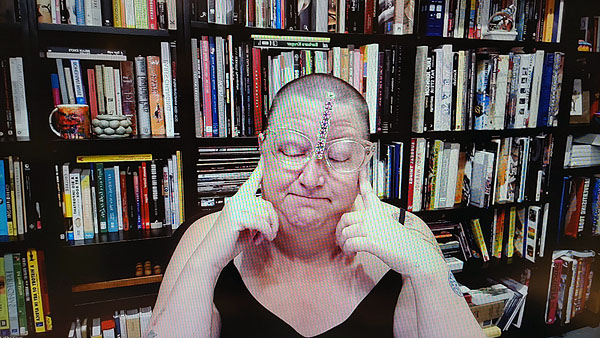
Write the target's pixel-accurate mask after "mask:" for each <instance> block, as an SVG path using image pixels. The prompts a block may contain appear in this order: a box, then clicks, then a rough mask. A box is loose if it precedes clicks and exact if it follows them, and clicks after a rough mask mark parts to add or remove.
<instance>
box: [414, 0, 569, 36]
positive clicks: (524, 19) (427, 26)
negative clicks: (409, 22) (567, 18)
mask: <svg viewBox="0 0 600 338" xmlns="http://www.w3.org/2000/svg"><path fill="white" fill-rule="evenodd" d="M420 6H421V11H420V14H419V15H420V17H419V22H420V27H419V29H420V31H421V32H423V34H425V35H428V36H443V37H454V38H469V39H493V38H494V37H493V35H491V34H490V35H488V33H491V32H490V31H488V30H489V28H488V23H489V21H490V19H493V18H494V15H495V14H496V13H498V12H500V11H504V12H505V13H507V14H508V12H509V11H508V10H507V9H509V6H513V11H512V13H511V14H510V15H511V19H513V23H511V24H512V25H511V26H510V27H509V29H510V31H511V32H513V33H514V34H512V35H511V39H512V40H514V39H515V38H516V39H517V40H519V41H524V40H528V41H542V42H560V38H561V31H562V21H563V15H564V0H522V1H513V0H502V1H492V0H457V1H454V0H427V1H420ZM496 32H497V31H496Z"/></svg>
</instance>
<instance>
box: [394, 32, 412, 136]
mask: <svg viewBox="0 0 600 338" xmlns="http://www.w3.org/2000/svg"><path fill="white" fill-rule="evenodd" d="M392 67H393V69H392V87H393V89H392V93H391V101H390V104H391V106H392V122H391V126H390V128H391V129H392V130H394V131H399V130H400V128H402V127H401V126H402V124H403V123H404V121H403V118H404V115H403V114H402V108H403V107H402V104H401V102H404V101H403V100H396V99H400V97H401V96H402V97H403V96H404V95H407V94H406V93H412V91H411V90H410V89H409V88H407V87H406V86H407V85H408V84H406V83H403V82H402V45H401V44H396V45H394V61H393V62H392ZM405 82H406V81H405ZM409 95H412V94H409Z"/></svg>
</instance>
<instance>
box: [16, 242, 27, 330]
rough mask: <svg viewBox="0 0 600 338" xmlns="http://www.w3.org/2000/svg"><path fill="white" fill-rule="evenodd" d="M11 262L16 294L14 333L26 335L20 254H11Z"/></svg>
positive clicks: (25, 313) (25, 312)
mask: <svg viewBox="0 0 600 338" xmlns="http://www.w3.org/2000/svg"><path fill="white" fill-rule="evenodd" d="M12 259H13V260H12V264H13V270H14V273H15V289H16V296H17V319H18V325H19V328H18V333H17V334H16V335H20V336H26V335H27V334H28V331H27V311H26V308H25V306H26V304H25V284H24V281H23V272H22V270H21V255H20V254H19V253H14V254H12Z"/></svg>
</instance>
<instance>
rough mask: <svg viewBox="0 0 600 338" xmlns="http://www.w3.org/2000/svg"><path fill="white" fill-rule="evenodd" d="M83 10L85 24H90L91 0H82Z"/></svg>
mask: <svg viewBox="0 0 600 338" xmlns="http://www.w3.org/2000/svg"><path fill="white" fill-rule="evenodd" d="M83 10H84V13H85V25H86V26H92V22H93V21H94V19H93V16H92V0H83Z"/></svg>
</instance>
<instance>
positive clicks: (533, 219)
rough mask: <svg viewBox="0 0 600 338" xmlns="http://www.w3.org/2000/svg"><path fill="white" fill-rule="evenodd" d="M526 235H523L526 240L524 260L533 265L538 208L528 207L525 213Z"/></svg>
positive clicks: (535, 249) (535, 250)
mask: <svg viewBox="0 0 600 338" xmlns="http://www.w3.org/2000/svg"><path fill="white" fill-rule="evenodd" d="M527 215H528V216H527V233H525V234H524V237H525V238H526V243H527V244H526V248H527V250H525V259H527V260H528V261H531V262H533V263H535V254H536V252H537V248H536V246H537V230H538V221H539V216H540V207H538V206H530V207H529V211H528V212H527Z"/></svg>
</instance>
